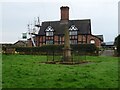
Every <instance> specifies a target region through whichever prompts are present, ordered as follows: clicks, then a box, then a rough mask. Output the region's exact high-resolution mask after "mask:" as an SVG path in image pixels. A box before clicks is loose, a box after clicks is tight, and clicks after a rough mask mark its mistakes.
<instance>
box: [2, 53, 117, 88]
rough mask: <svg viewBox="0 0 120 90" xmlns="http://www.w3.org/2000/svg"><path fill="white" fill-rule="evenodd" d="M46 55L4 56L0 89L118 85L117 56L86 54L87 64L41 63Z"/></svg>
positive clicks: (108, 86) (104, 86)
mask: <svg viewBox="0 0 120 90" xmlns="http://www.w3.org/2000/svg"><path fill="white" fill-rule="evenodd" d="M46 60H47V57H46V56H35V55H3V56H2V71H3V72H2V79H3V80H2V86H3V88H117V87H118V58H117V57H100V56H87V57H86V60H88V61H92V62H91V63H88V64H80V65H61V64H43V63H40V62H41V61H46Z"/></svg>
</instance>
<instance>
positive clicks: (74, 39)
mask: <svg viewBox="0 0 120 90" xmlns="http://www.w3.org/2000/svg"><path fill="white" fill-rule="evenodd" d="M60 9H61V19H60V20H59V21H45V22H42V24H41V26H40V30H39V32H38V34H36V35H35V37H34V40H35V44H36V46H42V45H53V44H55V45H60V44H64V24H63V23H64V22H66V21H68V23H66V25H67V27H68V30H69V35H70V44H90V43H91V44H95V45H96V46H98V47H100V46H101V43H102V42H103V35H92V32H91V20H90V19H84V20H69V7H67V6H62V7H61V8H60ZM28 41H29V46H33V45H32V42H31V40H30V39H29V40H28Z"/></svg>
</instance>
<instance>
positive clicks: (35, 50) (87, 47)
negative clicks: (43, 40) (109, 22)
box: [16, 44, 98, 54]
mask: <svg viewBox="0 0 120 90" xmlns="http://www.w3.org/2000/svg"><path fill="white" fill-rule="evenodd" d="M63 48H64V45H44V46H42V47H16V51H17V52H19V53H22V54H42V53H44V54H45V53H46V52H49V53H50V52H60V53H62V52H63ZM71 49H72V51H78V52H81V53H83V52H84V53H95V52H96V51H97V50H98V49H97V47H96V46H95V45H94V44H78V45H71Z"/></svg>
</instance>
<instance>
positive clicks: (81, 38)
mask: <svg viewBox="0 0 120 90" xmlns="http://www.w3.org/2000/svg"><path fill="white" fill-rule="evenodd" d="M46 39H47V38H46V37H45V36H36V37H35V41H36V46H39V47H40V46H42V45H45V44H46ZM91 40H94V41H95V45H96V46H97V47H100V46H101V43H102V41H101V40H100V39H99V38H97V37H96V36H94V35H78V36H77V44H86V43H87V44H90V43H91ZM28 44H29V45H28V46H30V47H32V42H31V41H30V40H29V42H28ZM53 44H55V45H60V44H64V36H57V35H54V36H53Z"/></svg>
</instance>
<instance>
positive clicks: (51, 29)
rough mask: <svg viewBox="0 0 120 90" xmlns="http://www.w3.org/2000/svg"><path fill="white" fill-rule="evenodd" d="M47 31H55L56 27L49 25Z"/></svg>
mask: <svg viewBox="0 0 120 90" xmlns="http://www.w3.org/2000/svg"><path fill="white" fill-rule="evenodd" d="M45 31H54V29H53V28H52V27H51V26H48V27H47V29H46V30H45Z"/></svg>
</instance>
